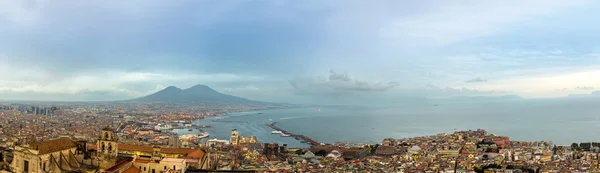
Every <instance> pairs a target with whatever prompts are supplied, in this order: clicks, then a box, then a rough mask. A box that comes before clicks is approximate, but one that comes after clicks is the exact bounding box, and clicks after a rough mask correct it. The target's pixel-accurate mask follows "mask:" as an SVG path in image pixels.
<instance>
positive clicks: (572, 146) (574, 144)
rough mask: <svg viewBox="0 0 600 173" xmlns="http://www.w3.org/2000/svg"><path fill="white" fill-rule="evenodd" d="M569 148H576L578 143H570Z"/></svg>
mask: <svg viewBox="0 0 600 173" xmlns="http://www.w3.org/2000/svg"><path fill="white" fill-rule="evenodd" d="M571 148H573V149H577V148H579V144H577V143H573V144H571Z"/></svg>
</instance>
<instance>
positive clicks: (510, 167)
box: [506, 165, 515, 169]
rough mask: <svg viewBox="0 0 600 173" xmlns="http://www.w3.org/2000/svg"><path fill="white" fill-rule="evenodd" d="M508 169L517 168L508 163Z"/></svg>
mask: <svg viewBox="0 0 600 173" xmlns="http://www.w3.org/2000/svg"><path fill="white" fill-rule="evenodd" d="M506 169H515V165H508V166H506Z"/></svg>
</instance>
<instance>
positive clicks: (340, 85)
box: [290, 70, 399, 94]
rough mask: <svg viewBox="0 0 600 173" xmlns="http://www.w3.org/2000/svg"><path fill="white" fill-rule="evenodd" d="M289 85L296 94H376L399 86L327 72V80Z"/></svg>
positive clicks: (300, 80) (305, 81)
mask: <svg viewBox="0 0 600 173" xmlns="http://www.w3.org/2000/svg"><path fill="white" fill-rule="evenodd" d="M290 85H292V87H293V88H294V89H295V91H296V92H297V93H301V94H310V93H313V94H314V93H329V94H340V93H345V92H378V91H386V90H388V89H390V88H393V87H396V86H398V85H399V83H398V82H371V81H363V80H358V79H354V78H351V77H350V76H348V74H347V73H337V72H335V71H333V70H331V71H330V72H329V76H328V78H322V77H317V78H295V79H293V80H291V81H290Z"/></svg>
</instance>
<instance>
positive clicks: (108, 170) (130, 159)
mask: <svg viewBox="0 0 600 173" xmlns="http://www.w3.org/2000/svg"><path fill="white" fill-rule="evenodd" d="M131 161H133V159H132V158H129V159H125V160H123V161H120V162H119V163H117V164H115V165H113V166H112V167H110V168H108V169H106V170H105V171H107V172H112V171H115V170H117V169H119V168H121V166H124V165H126V164H127V163H129V162H131Z"/></svg>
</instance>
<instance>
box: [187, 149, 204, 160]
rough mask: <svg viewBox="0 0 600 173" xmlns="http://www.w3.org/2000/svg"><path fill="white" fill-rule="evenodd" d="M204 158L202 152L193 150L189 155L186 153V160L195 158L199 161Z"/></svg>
mask: <svg viewBox="0 0 600 173" xmlns="http://www.w3.org/2000/svg"><path fill="white" fill-rule="evenodd" d="M203 156H204V151H202V150H195V151H193V152H191V153H188V155H187V158H196V159H200V158H202V157H203Z"/></svg>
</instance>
